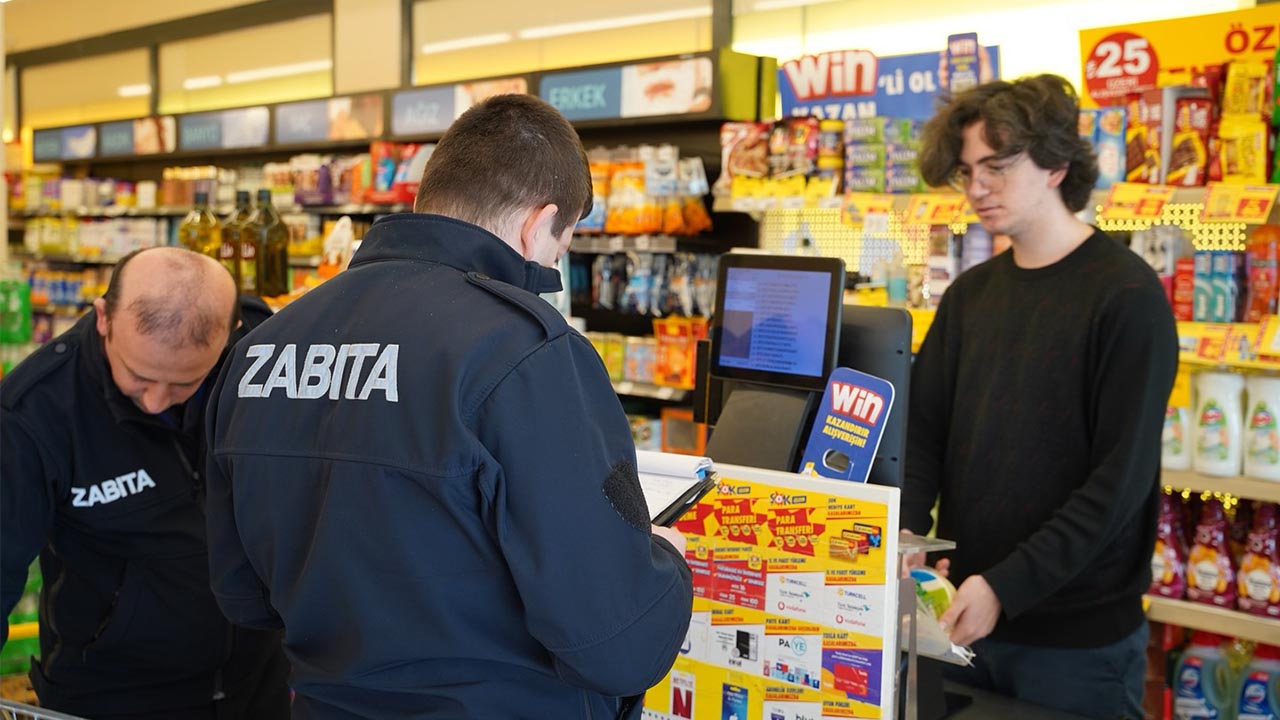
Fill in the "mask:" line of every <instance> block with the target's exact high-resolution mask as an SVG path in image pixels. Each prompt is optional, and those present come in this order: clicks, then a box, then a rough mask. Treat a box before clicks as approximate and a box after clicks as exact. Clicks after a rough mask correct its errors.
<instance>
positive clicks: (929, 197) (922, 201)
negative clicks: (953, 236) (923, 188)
mask: <svg viewBox="0 0 1280 720" xmlns="http://www.w3.org/2000/svg"><path fill="white" fill-rule="evenodd" d="M965 205H966V203H965V199H964V196H963V195H957V194H955V193H921V194H917V195H912V196H911V202H910V203H909V204H908V205H907V215H906V222H909V223H919V224H924V225H950V224H951V223H953V222H955V221H956V218H958V217H960V213H961V211H962V210H964V208H965Z"/></svg>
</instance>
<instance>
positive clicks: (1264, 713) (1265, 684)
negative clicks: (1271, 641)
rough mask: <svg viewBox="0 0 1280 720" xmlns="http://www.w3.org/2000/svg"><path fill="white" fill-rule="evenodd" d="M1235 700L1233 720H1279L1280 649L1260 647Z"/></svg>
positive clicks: (1246, 670) (1254, 655)
mask: <svg viewBox="0 0 1280 720" xmlns="http://www.w3.org/2000/svg"><path fill="white" fill-rule="evenodd" d="M1232 697H1234V698H1236V703H1235V706H1236V713H1237V714H1236V720H1280V648H1278V647H1276V646H1274V645H1262V644H1259V645H1258V646H1257V647H1256V648H1254V650H1253V662H1251V663H1249V667H1248V668H1247V669H1245V672H1244V677H1243V679H1242V681H1241V683H1240V689H1239V691H1238V692H1236V693H1233V694H1232Z"/></svg>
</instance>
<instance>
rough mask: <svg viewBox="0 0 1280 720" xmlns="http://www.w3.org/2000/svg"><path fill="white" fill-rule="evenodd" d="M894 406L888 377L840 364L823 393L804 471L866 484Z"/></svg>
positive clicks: (806, 452) (804, 472) (809, 473)
mask: <svg viewBox="0 0 1280 720" xmlns="http://www.w3.org/2000/svg"><path fill="white" fill-rule="evenodd" d="M892 409H893V384H892V383H890V382H889V381H888V380H882V379H880V378H878V377H875V376H873V375H868V374H866V373H863V372H858V371H857V370H851V369H849V368H836V369H835V371H834V372H832V373H831V377H830V379H828V380H827V391H826V392H825V393H823V394H822V404H821V405H819V406H818V417H817V418H816V419H815V420H814V421H813V430H812V431H810V433H809V444H808V445H807V446H806V447H805V451H804V458H803V459H801V461H800V474H801V475H816V476H818V477H824V478H830V479H832V480H852V481H854V482H860V483H865V482H866V481H867V476H868V475H870V473H871V465H872V464H873V463H874V462H875V460H876V451H877V450H878V449H879V448H880V438H881V437H883V436H884V428H885V423H886V422H888V419H889V411H890V410H892Z"/></svg>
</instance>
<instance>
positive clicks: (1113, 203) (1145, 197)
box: [1098, 183, 1175, 220]
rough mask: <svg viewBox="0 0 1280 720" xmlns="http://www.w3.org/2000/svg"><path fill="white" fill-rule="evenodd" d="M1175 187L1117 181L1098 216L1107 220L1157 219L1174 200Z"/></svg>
mask: <svg viewBox="0 0 1280 720" xmlns="http://www.w3.org/2000/svg"><path fill="white" fill-rule="evenodd" d="M1174 192H1175V188H1172V187H1169V186H1168V185H1141V184H1138V183H1116V184H1114V185H1112V186H1111V192H1109V193H1107V199H1106V201H1105V202H1103V203H1102V211H1101V212H1099V213H1098V217H1100V218H1102V219H1105V220H1156V219H1158V218H1159V217H1160V216H1161V215H1164V208H1165V206H1166V205H1168V204H1169V203H1171V202H1173V193H1174Z"/></svg>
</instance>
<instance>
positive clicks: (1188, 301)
mask: <svg viewBox="0 0 1280 720" xmlns="http://www.w3.org/2000/svg"><path fill="white" fill-rule="evenodd" d="M1195 275H1196V271H1195V260H1194V259H1192V258H1189V257H1184V258H1178V260H1177V261H1176V263H1175V265H1174V271H1173V297H1172V298H1170V300H1171V301H1172V304H1173V318H1174V319H1175V320H1179V321H1188V322H1189V321H1191V320H1192V319H1193V317H1194V312H1195V285H1196V282H1195Z"/></svg>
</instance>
